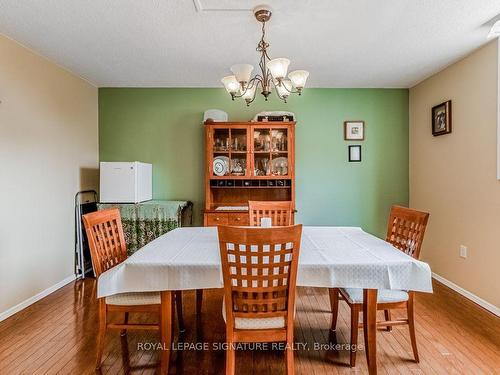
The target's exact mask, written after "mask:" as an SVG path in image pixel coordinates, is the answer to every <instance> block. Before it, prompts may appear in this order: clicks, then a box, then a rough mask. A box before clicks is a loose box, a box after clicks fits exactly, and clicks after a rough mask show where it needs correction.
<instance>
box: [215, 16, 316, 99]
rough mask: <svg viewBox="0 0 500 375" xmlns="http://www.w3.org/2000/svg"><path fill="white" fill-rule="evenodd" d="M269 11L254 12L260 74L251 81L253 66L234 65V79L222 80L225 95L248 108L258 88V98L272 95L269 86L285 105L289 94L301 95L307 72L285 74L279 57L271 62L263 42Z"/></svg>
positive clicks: (285, 65)
mask: <svg viewBox="0 0 500 375" xmlns="http://www.w3.org/2000/svg"><path fill="white" fill-rule="evenodd" d="M271 15H272V12H271V9H270V8H268V7H266V6H259V7H257V8H255V9H254V16H255V19H256V20H257V21H258V22H260V23H262V37H261V39H260V41H259V44H258V45H257V51H258V52H259V53H260V62H259V67H260V73H258V74H256V75H255V76H254V77H253V78H250V77H251V75H252V70H253V66H252V65H250V64H236V65H233V66H232V67H231V71H232V72H233V75H231V76H227V77H224V78H222V79H221V82H222V83H223V84H224V87H225V88H226V91H227V92H228V93H229V94H230V95H231V99H232V100H234V99H235V98H243V99H245V102H246V103H247V106H248V105H250V103H252V102H253V101H254V100H255V93H256V91H257V88H258V87H260V89H261V90H262V91H261V94H262V95H263V96H264V98H265V99H266V100H267V98H268V96H269V95H270V94H271V86H274V87H275V88H276V94H277V95H278V97H279V98H280V99H281V100H283V101H284V102H285V103H286V100H287V98H288V96H290V94H299V95H300V94H301V93H302V90H303V88H304V86H305V84H306V81H307V77H308V76H309V72H308V71H306V70H295V71H293V72H290V73H288V77H287V71H288V65H290V60H288V59H286V58H283V57H279V58H276V59H272V60H271V58H270V57H269V55H268V54H267V49H268V48H269V43H267V42H266V41H265V40H264V38H265V36H266V22H268V21H269V20H270V19H271Z"/></svg>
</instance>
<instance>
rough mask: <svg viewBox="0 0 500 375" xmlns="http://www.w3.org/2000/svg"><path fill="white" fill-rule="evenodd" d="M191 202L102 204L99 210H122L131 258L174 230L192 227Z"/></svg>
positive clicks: (155, 201)
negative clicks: (114, 208)
mask: <svg viewBox="0 0 500 375" xmlns="http://www.w3.org/2000/svg"><path fill="white" fill-rule="evenodd" d="M192 206H193V205H192V203H191V202H189V201H163V200H151V201H147V202H142V203H135V204H134V203H99V204H98V205H97V209H98V210H105V209H107V208H112V207H116V208H118V209H119V210H120V214H121V217H122V224H123V232H124V235H125V241H126V242H127V252H128V254H129V255H132V254H133V253H135V252H136V251H137V250H139V249H140V248H141V247H143V246H144V245H146V244H148V243H149V242H151V241H153V240H154V239H155V238H158V237H160V236H161V235H162V234H165V233H167V232H169V231H171V230H173V229H175V228H178V227H181V226H187V225H191V224H192Z"/></svg>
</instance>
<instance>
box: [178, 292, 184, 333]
mask: <svg viewBox="0 0 500 375" xmlns="http://www.w3.org/2000/svg"><path fill="white" fill-rule="evenodd" d="M175 309H176V310H177V320H178V322H179V331H180V332H185V331H186V327H185V326H184V315H183V313H182V292H181V291H180V290H177V291H176V292H175Z"/></svg>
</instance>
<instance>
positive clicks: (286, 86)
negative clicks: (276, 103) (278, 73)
mask: <svg viewBox="0 0 500 375" xmlns="http://www.w3.org/2000/svg"><path fill="white" fill-rule="evenodd" d="M292 89H293V85H292V81H290V80H289V79H282V80H281V82H280V83H279V84H278V83H276V91H277V92H278V96H279V97H280V99H283V100H286V98H288V96H289V95H290V93H291V92H292Z"/></svg>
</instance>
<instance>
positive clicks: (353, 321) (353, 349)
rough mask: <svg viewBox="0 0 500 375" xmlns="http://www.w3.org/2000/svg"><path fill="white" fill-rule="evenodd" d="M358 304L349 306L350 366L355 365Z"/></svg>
mask: <svg viewBox="0 0 500 375" xmlns="http://www.w3.org/2000/svg"><path fill="white" fill-rule="evenodd" d="M359 309H360V306H359V305H352V306H351V358H350V365H351V367H355V366H356V351H357V349H358V348H357V346H358V332H359Z"/></svg>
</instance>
